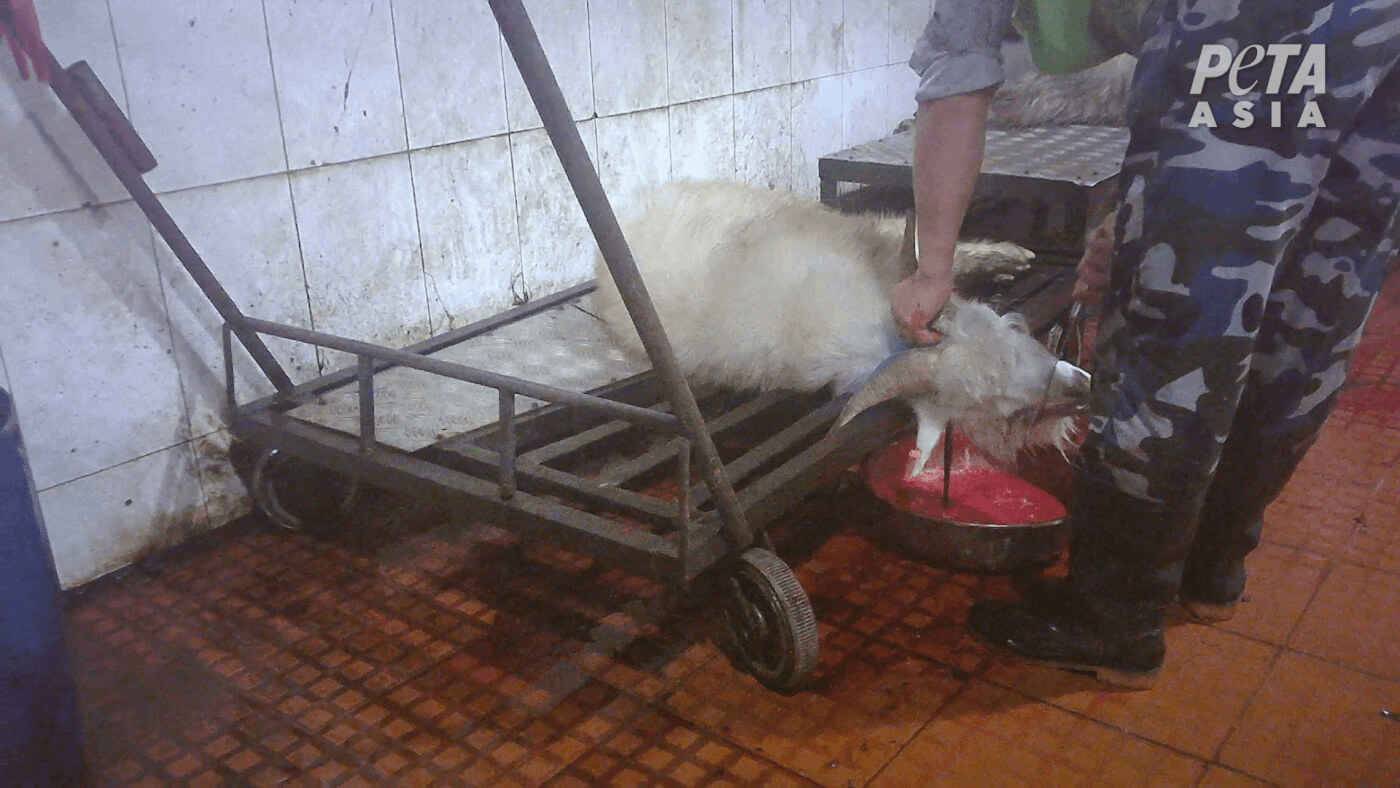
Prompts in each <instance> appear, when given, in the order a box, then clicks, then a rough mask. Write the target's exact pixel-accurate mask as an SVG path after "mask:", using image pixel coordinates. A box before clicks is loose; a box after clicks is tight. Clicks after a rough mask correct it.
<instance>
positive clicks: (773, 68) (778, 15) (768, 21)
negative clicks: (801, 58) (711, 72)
mask: <svg viewBox="0 0 1400 788" xmlns="http://www.w3.org/2000/svg"><path fill="white" fill-rule="evenodd" d="M791 81H792V0H734V90H736V91H747V90H756V89H758V88H766V87H772V86H774V85H781V84H785V83H787V82H791Z"/></svg>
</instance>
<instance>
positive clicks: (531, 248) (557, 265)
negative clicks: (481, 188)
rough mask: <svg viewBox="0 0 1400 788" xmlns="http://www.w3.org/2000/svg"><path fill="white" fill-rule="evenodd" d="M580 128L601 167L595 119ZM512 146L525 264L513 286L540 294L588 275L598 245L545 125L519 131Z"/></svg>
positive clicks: (525, 293) (532, 294)
mask: <svg viewBox="0 0 1400 788" xmlns="http://www.w3.org/2000/svg"><path fill="white" fill-rule="evenodd" d="M578 130H579V135H580V136H582V138H583V144H584V147H585V148H587V149H588V155H589V158H590V159H592V160H593V162H594V166H595V167H596V166H597V161H598V144H597V136H596V133H595V130H594V121H585V122H582V123H579V124H578ZM510 149H511V162H512V164H513V166H514V172H515V194H516V201H515V211H516V217H517V219H518V221H519V223H520V258H521V268H522V271H521V278H520V281H518V282H517V283H515V284H514V285H512V288H513V289H514V290H515V293H516V295H522V296H530V297H535V298H538V297H540V296H544V295H548V294H550V293H554V292H557V291H559V290H562V289H564V288H566V287H569V286H571V285H575V284H578V283H579V282H582V281H584V280H587V279H588V278H590V277H591V276H592V275H593V259H594V255H596V254H597V250H598V246H597V244H596V243H595V242H594V240H593V235H592V233H591V232H589V229H588V224H587V222H585V221H584V218H583V211H582V209H580V208H579V206H578V201H577V199H576V198H575V197H574V193H573V189H571V188H570V187H569V182H568V180H567V179H566V178H565V177H564V170H563V168H562V167H561V166H560V164H559V159H558V157H557V156H556V154H555V153H554V148H553V146H551V145H550V143H549V137H548V135H546V134H545V132H544V130H543V129H539V130H535V131H528V132H523V133H520V134H513V135H511V139H510Z"/></svg>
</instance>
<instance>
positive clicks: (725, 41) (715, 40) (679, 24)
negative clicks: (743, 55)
mask: <svg viewBox="0 0 1400 788" xmlns="http://www.w3.org/2000/svg"><path fill="white" fill-rule="evenodd" d="M666 52H667V74H668V77H669V79H670V85H671V89H670V101H671V103H672V104H680V103H683V102H687V101H695V100H697V99H704V98H713V97H715V96H719V95H723V94H728V93H732V92H734V60H733V55H734V9H733V6H732V4H731V2H730V0H685V1H684V2H670V3H666Z"/></svg>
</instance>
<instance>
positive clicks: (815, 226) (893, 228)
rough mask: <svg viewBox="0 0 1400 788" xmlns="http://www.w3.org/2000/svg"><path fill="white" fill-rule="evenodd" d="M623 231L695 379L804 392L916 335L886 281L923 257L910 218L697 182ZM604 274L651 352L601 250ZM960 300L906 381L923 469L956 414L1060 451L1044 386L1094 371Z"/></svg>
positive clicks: (604, 306) (862, 371) (972, 246)
mask: <svg viewBox="0 0 1400 788" xmlns="http://www.w3.org/2000/svg"><path fill="white" fill-rule="evenodd" d="M624 232H625V235H626V237H627V240H628V243H629V244H630V246H631V248H632V251H633V255H634V257H635V258H636V261H637V266H638V269H639V270H640V271H641V273H642V278H643V281H644V283H645V285H646V289H647V291H648V292H649V294H650V295H651V298H652V301H653V303H654V304H655V306H656V310H657V313H658V314H659V315H660V317H661V322H662V325H663V327H664V328H665V330H666V333H667V336H668V337H669V339H670V341H671V344H672V347H673V348H674V350H675V353H676V357H677V359H678V360H679V362H680V367H681V369H682V371H683V372H684V373H685V375H686V376H687V378H688V379H689V380H690V381H691V383H692V384H714V385H719V386H723V387H726V388H731V389H736V390H747V389H762V390H774V389H793V390H800V391H813V390H817V389H820V388H822V387H824V386H827V385H828V384H831V385H833V386H834V387H835V389H836V391H838V392H845V391H849V390H851V389H853V388H855V387H856V386H858V385H860V384H861V383H862V382H864V381H865V380H866V379H867V378H868V377H869V376H870V375H871V373H872V372H873V371H874V370H875V369H876V367H878V366H880V364H881V362H883V361H885V360H886V359H888V358H890V357H891V356H892V355H893V354H896V353H898V352H900V351H902V350H905V349H906V345H905V343H904V342H903V341H902V340H901V339H900V338H899V336H898V334H897V332H896V329H895V325H894V320H893V317H892V315H891V313H890V305H889V291H890V289H891V288H892V287H893V286H894V285H895V283H897V282H898V281H899V280H900V279H902V278H904V277H905V276H906V275H908V273H910V272H911V271H912V270H913V265H914V262H913V259H912V255H911V254H910V253H909V251H908V249H907V248H906V247H905V238H904V232H905V220H904V218H902V217H898V216H871V215H863V216H862V215H848V214H843V213H840V212H838V211H835V210H833V209H830V208H828V207H826V206H824V205H821V204H820V203H816V202H814V201H811V200H805V199H802V198H799V197H797V196H795V195H793V194H790V193H786V192H775V191H766V190H762V189H757V188H752V187H748V186H743V185H739V184H733V183H719V182H704V183H691V182H686V183H675V184H670V185H667V186H663V187H661V188H660V189H658V190H656V191H655V192H653V193H651V194H650V195H647V196H646V197H645V198H644V199H643V202H642V205H641V207H640V209H639V211H638V213H637V215H636V216H635V217H634V218H633V219H632V220H631V221H629V222H627V223H626V224H625V225H624ZM1032 256H1033V255H1032V253H1031V252H1029V251H1028V250H1025V249H1023V248H1021V247H1019V246H1016V245H1015V244H1008V243H986V242H971V243H965V244H962V245H960V246H959V249H958V255H957V262H956V264H955V273H956V272H958V271H959V270H964V271H965V270H968V269H970V268H971V267H976V266H989V265H990V266H994V267H995V266H1002V267H1016V266H1025V265H1026V264H1027V263H1028V261H1029V259H1030V257H1032ZM597 278H598V290H597V292H596V293H595V296H594V299H595V301H594V303H595V305H596V307H597V309H598V310H599V316H600V317H601V318H602V319H603V320H604V321H605V322H606V323H607V325H608V327H609V329H610V331H611V333H612V334H613V336H614V338H615V339H616V340H617V342H618V343H619V345H620V346H621V347H622V348H623V349H624V350H625V351H627V352H629V353H631V354H633V355H636V356H638V357H639V358H644V357H645V354H644V351H643V349H642V345H641V342H640V339H639V338H638V336H637V333H636V330H635V329H634V328H633V326H632V322H631V320H630V318H629V317H628V315H627V312H626V310H625V308H624V307H623V305H622V302H621V298H620V296H619V295H618V292H617V289H616V286H615V285H614V283H613V281H612V278H611V276H610V274H609V272H608V269H607V266H606V265H604V264H603V263H602V261H601V259H600V260H599V262H598V268H597ZM952 307H953V308H951V309H948V310H945V312H944V314H943V315H942V316H940V318H939V323H938V325H937V327H938V328H939V329H940V330H941V331H942V332H943V333H944V339H943V341H942V342H941V343H940V344H939V345H938V346H937V347H938V348H939V352H938V354H937V358H938V360H937V362H936V364H935V365H934V366H936V370H932V371H931V372H930V374H929V378H928V383H929V385H930V389H929V391H927V392H923V393H918V394H912V393H910V392H904V393H902V394H900V395H899V396H901V397H903V398H904V399H906V400H907V401H908V402H909V403H910V405H911V406H912V407H913V409H914V411H915V414H916V416H917V417H918V419H919V424H920V435H919V438H920V439H919V449H920V450H921V453H922V457H921V459H920V460H919V461H918V462H917V464H916V470H915V472H917V471H918V470H921V469H922V467H923V463H924V461H926V459H927V455H928V452H929V451H930V450H931V448H932V445H933V444H934V443H936V442H937V438H938V437H939V436H940V435H941V432H942V427H943V424H944V423H945V422H946V421H948V420H949V419H952V420H953V421H954V422H955V423H957V425H958V426H959V427H961V428H962V429H963V430H965V431H967V432H968V434H969V437H971V438H972V440H973V442H974V443H976V444H977V445H978V446H979V447H981V448H982V449H983V450H984V451H985V452H987V454H988V455H990V456H992V457H993V458H994V459H997V460H1000V461H1009V460H1012V459H1014V457H1015V454H1016V452H1017V451H1019V449H1021V448H1023V447H1025V446H1028V445H1034V444H1045V443H1051V444H1054V445H1057V446H1058V447H1059V448H1061V450H1064V449H1065V448H1066V447H1067V446H1068V442H1069V437H1070V435H1069V430H1070V423H1071V421H1070V419H1068V418H1066V417H1064V414H1063V413H1059V414H1057V415H1055V416H1054V417H1053V418H1048V419H1047V420H1044V421H1042V422H1041V423H1034V424H1033V423H1031V422H1032V418H1031V417H1030V416H1028V415H1027V414H1028V412H1029V411H1030V410H1033V409H1034V407H1035V406H1036V404H1037V403H1039V402H1041V400H1042V398H1045V397H1047V395H1051V396H1055V395H1061V394H1063V393H1064V391H1065V389H1066V387H1068V388H1071V389H1076V390H1077V389H1078V387H1080V385H1081V384H1084V381H1083V380H1081V379H1080V377H1079V376H1084V373H1083V372H1082V371H1079V370H1077V369H1074V368H1072V367H1070V370H1073V372H1072V373H1071V372H1069V371H1068V370H1062V369H1061V368H1060V367H1061V366H1068V365H1057V364H1056V359H1055V358H1054V357H1053V356H1052V355H1051V354H1050V353H1049V352H1048V351H1046V350H1045V349H1044V347H1042V346H1041V345H1040V344H1039V343H1038V342H1036V341H1035V340H1034V339H1033V338H1031V337H1029V336H1027V335H1026V333H1025V330H1024V326H1023V324H1022V322H1021V320H1020V318H1019V316H1015V315H1009V316H1006V317H1003V316H1000V315H997V314H996V313H995V312H994V311H993V310H992V309H991V307H989V306H987V305H986V304H982V303H978V302H974V301H965V300H962V299H959V298H955V299H954V300H953V302H952ZM1084 377H1087V376H1084ZM1052 378H1053V379H1054V381H1053V382H1055V383H1056V386H1055V388H1054V390H1053V391H1051V390H1050V389H1049V384H1050V383H1051V382H1052V380H1051V379H1052ZM935 388H936V389H937V391H936V392H933V389H935ZM1083 389H1084V390H1086V391H1087V384H1084V385H1083ZM871 404H874V403H871ZM1046 415H1047V417H1049V414H1046Z"/></svg>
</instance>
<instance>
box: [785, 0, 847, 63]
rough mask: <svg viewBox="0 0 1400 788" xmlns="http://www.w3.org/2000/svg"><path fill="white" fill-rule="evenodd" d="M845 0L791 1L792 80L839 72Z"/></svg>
mask: <svg viewBox="0 0 1400 788" xmlns="http://www.w3.org/2000/svg"><path fill="white" fill-rule="evenodd" d="M843 6H844V0H792V80H793V81H794V82H800V81H803V80H807V79H813V78H815V77H827V76H831V75H832V74H838V73H840V72H841V59H842V56H841V51H842V50H841V47H842V44H841V41H842V37H843V31H844V29H845V22H844V9H843Z"/></svg>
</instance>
